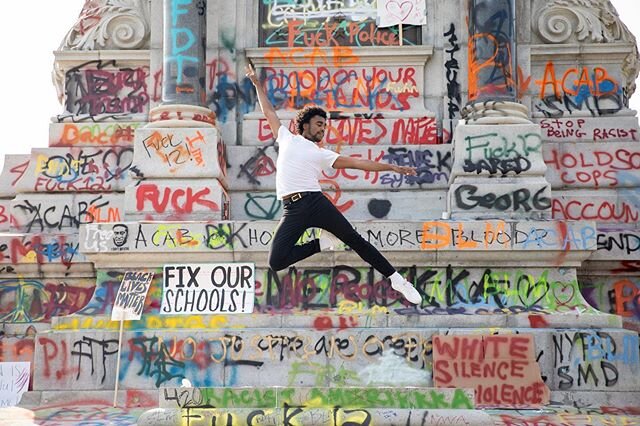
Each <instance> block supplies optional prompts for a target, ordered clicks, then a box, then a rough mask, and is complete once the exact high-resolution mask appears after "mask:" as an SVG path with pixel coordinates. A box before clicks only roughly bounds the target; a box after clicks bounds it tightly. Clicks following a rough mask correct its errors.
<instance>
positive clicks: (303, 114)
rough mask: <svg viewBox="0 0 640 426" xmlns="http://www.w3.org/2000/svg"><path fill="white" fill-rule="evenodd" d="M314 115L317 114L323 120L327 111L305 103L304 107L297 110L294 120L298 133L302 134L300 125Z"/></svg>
mask: <svg viewBox="0 0 640 426" xmlns="http://www.w3.org/2000/svg"><path fill="white" fill-rule="evenodd" d="M316 115H319V116H320V117H322V118H324V119H325V120H326V119H327V111H325V110H324V109H322V108H320V107H318V106H315V105H307V106H306V107H304V108H302V109H301V110H300V111H298V113H297V114H296V118H295V120H294V121H295V123H296V130H297V131H298V134H299V135H301V134H302V125H303V124H305V123H308V122H310V121H311V119H312V118H313V117H315V116H316Z"/></svg>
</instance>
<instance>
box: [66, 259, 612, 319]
mask: <svg viewBox="0 0 640 426" xmlns="http://www.w3.org/2000/svg"><path fill="white" fill-rule="evenodd" d="M397 267H398V270H399V271H400V273H401V274H403V275H404V276H406V277H407V279H408V280H409V281H411V282H412V283H414V285H415V286H416V288H417V289H418V291H419V292H420V293H421V295H422V297H423V301H422V303H421V304H419V305H417V306H413V305H409V304H408V303H407V302H406V301H405V300H404V298H403V297H402V296H401V295H400V294H399V293H397V292H396V291H394V290H392V289H391V287H390V284H389V281H388V279H386V278H385V277H384V276H382V274H380V273H379V272H377V271H375V270H374V269H373V268H372V267H371V266H369V265H366V266H365V265H362V266H360V267H355V266H353V265H347V264H335V265H330V264H327V263H326V262H323V263H320V264H316V265H310V266H308V267H304V266H303V265H296V266H295V267H290V268H288V269H287V270H284V271H281V272H279V273H275V272H273V271H271V270H270V269H268V268H265V267H262V266H260V265H257V268H256V297H255V312H261V313H265V314H269V315H267V316H266V317H262V316H258V317H256V318H255V321H259V322H260V324H262V326H263V327H277V326H279V325H280V324H281V323H282V324H284V323H289V324H292V325H294V324H297V325H298V326H300V327H313V326H315V325H316V324H315V322H314V321H315V320H316V318H314V317H312V318H309V317H306V316H304V315H303V316H301V317H294V318H290V319H287V318H286V314H287V313H292V312H295V313H296V314H307V315H313V314H314V313H318V312H319V311H327V312H326V315H328V316H331V315H335V314H336V313H337V314H338V316H340V315H348V316H349V324H351V326H356V325H357V326H359V327H371V326H385V325H387V324H388V325H393V326H398V327H400V326H403V325H407V324H408V325H411V326H412V327H433V326H434V324H435V322H436V321H439V320H438V318H437V316H438V315H445V316H447V317H456V316H460V318H459V319H457V320H456V319H454V318H451V319H448V320H446V321H452V323H451V324H453V323H454V322H455V324H456V326H460V325H464V324H465V317H464V315H469V314H478V315H486V316H490V315H489V314H519V313H522V314H523V315H522V318H523V320H522V321H524V324H522V322H519V323H517V324H516V323H513V324H511V326H518V327H534V328H535V327H539V328H551V327H572V326H574V325H577V324H574V321H576V320H578V319H579V318H578V317H580V316H581V315H582V316H583V319H582V321H584V323H585V324H587V323H588V324H592V325H595V324H600V325H602V326H605V327H619V326H620V320H619V318H618V317H616V316H612V315H607V313H604V312H599V311H597V310H595V309H594V308H593V307H591V306H590V305H589V304H588V303H587V302H586V301H585V300H584V299H583V297H582V294H581V293H580V288H579V284H578V281H577V279H576V274H575V271H574V270H572V269H570V268H566V269H565V270H563V271H559V270H558V269H557V268H541V267H514V268H505V267H501V268H497V267H491V268H489V267H469V266H458V267H454V266H451V265H448V266H441V267H435V266H431V265H430V264H428V265H422V264H420V265H417V266H416V265H411V266H409V265H406V264H398V265H397ZM155 272H156V273H155V275H154V279H153V281H152V283H151V287H150V290H149V293H148V296H147V299H146V301H145V310H144V313H145V315H150V317H149V318H146V319H143V320H141V321H139V322H133V323H131V324H130V325H128V326H127V327H128V328H130V329H134V330H135V329H140V328H143V327H144V326H145V324H146V326H147V327H148V328H163V327H169V326H171V327H169V328H185V327H187V328H189V324H192V327H194V328H201V326H202V325H204V324H209V325H210V326H212V327H213V326H214V324H216V325H215V327H219V326H222V325H226V324H229V326H231V325H230V324H235V325H236V326H239V327H244V326H247V325H250V324H245V323H244V322H242V321H241V320H240V319H239V318H243V317H242V316H240V317H239V318H225V319H220V318H216V317H203V318H200V319H198V315H196V314H195V313H194V315H190V316H187V317H184V318H182V319H179V320H178V319H176V318H175V317H171V316H162V315H160V314H161V312H160V305H161V297H162V282H163V281H162V271H161V270H156V271H155ZM123 274H124V270H119V271H118V270H114V269H111V268H109V269H107V270H98V273H97V278H96V291H95V293H94V297H93V298H92V299H91V301H90V302H89V303H87V304H86V306H85V307H84V308H83V309H82V310H81V311H79V312H78V316H74V317H69V318H61V319H59V320H58V323H59V324H67V327H66V328H70V329H73V328H74V327H76V328H92V327H95V328H109V329H111V328H112V326H109V325H108V324H105V323H104V321H101V320H100V318H99V317H98V315H109V314H110V313H111V307H112V305H113V302H114V301H115V295H116V294H117V292H118V288H119V286H120V282H121V279H122V276H123ZM387 313H392V314H401V317H400V318H398V322H397V323H396V322H393V321H395V320H394V317H395V315H390V316H389V318H387V316H386V315H385V314H387ZM360 314H362V318H360ZM377 314H380V315H379V316H378V315H377ZM546 314H566V316H564V315H560V316H559V318H558V319H555V320H554V319H553V318H548V319H545V318H546V317H545V318H543V320H544V321H543V320H540V321H538V318H533V317H535V316H538V315H543V316H544V315H546ZM571 314H573V315H575V316H576V317H577V318H574V319H569V317H570V316H571ZM589 314H590V315H593V316H594V317H596V318H593V319H591V320H590V319H589ZM158 315H160V317H158ZM271 315H274V317H273V318H271ZM278 315H284V316H283V317H282V318H280V317H279V316H278ZM368 315H373V318H369V317H368ZM87 316H90V317H92V318H93V319H91V318H87ZM407 316H416V317H411V318H408V317H407ZM498 316H500V315H498ZM597 317H600V318H599V319H598V318H597ZM185 318H186V319H185ZM466 319H467V320H468V318H466ZM380 320H382V321H383V322H380ZM488 320H489V319H487V321H488ZM563 320H564V323H563V322H562V321H563ZM592 320H593V321H596V322H595V323H592V322H591V321H592ZM229 321H231V323H230V322H229ZM238 321H240V322H238ZM280 321H283V322H280ZM342 321H344V319H340V318H336V319H333V320H330V321H329V319H328V323H329V324H333V323H334V322H340V323H341V322H342ZM386 321H389V322H388V323H387V322H386ZM407 321H409V322H407ZM499 321H501V322H499V323H496V324H495V326H500V325H502V326H507V325H509V323H508V322H506V321H509V320H504V319H501V320H499ZM547 321H548V322H547ZM83 324H84V325H83ZM481 324H484V323H480V324H478V325H481ZM254 325H255V324H254ZM445 325H446V324H445Z"/></svg>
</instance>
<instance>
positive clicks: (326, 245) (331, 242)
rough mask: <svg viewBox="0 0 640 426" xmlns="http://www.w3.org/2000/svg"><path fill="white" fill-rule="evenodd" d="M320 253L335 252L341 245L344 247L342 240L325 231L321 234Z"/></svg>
mask: <svg viewBox="0 0 640 426" xmlns="http://www.w3.org/2000/svg"><path fill="white" fill-rule="evenodd" d="M319 240H320V251H331V250H335V249H337V248H338V247H340V245H344V243H343V242H342V240H340V238H338V237H336V236H335V235H333V234H332V233H331V232H329V231H325V230H324V229H323V230H322V231H321V233H320V238H319Z"/></svg>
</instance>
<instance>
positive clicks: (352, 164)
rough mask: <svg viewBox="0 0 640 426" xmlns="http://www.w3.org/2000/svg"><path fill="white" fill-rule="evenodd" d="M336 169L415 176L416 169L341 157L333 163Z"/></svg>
mask: <svg viewBox="0 0 640 426" xmlns="http://www.w3.org/2000/svg"><path fill="white" fill-rule="evenodd" d="M333 168H334V169H358V170H365V171H368V172H396V173H400V174H402V175H411V176H415V175H416V174H417V172H416V168H415V167H408V166H396V165H395V164H388V163H379V162H377V161H371V160H363V159H360V158H352V157H345V156H343V155H341V156H339V157H338V158H337V159H336V161H334V163H333Z"/></svg>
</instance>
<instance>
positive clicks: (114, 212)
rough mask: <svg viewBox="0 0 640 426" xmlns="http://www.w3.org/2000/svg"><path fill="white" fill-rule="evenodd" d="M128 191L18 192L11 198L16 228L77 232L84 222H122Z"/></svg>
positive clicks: (51, 231)
mask: <svg viewBox="0 0 640 426" xmlns="http://www.w3.org/2000/svg"><path fill="white" fill-rule="evenodd" d="M124 204H125V203H124V194H121V193H117V192H113V193H104V194H83V193H64V194H48V193H44V192H43V193H39V194H18V195H17V196H16V197H15V198H14V199H13V201H12V202H11V215H12V217H13V221H12V229H13V230H15V231H18V232H25V233H38V232H44V233H60V232H65V231H66V232H69V233H73V232H74V231H75V230H77V229H78V228H79V227H80V225H81V224H85V223H105V222H121V221H122V220H124V219H125V215H124Z"/></svg>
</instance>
